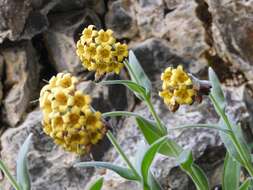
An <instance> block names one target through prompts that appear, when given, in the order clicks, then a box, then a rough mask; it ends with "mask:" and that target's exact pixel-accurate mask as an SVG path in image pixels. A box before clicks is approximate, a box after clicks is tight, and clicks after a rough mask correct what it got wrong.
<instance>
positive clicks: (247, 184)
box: [239, 178, 252, 190]
mask: <svg viewBox="0 0 253 190" xmlns="http://www.w3.org/2000/svg"><path fill="white" fill-rule="evenodd" d="M251 185H252V179H251V178H248V179H246V180H245V181H244V182H243V184H242V185H241V186H240V187H239V190H250V187H251Z"/></svg>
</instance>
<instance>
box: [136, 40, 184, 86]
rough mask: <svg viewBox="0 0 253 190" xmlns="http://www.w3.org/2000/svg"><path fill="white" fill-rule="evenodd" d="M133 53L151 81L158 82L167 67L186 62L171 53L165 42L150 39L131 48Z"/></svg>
mask: <svg viewBox="0 0 253 190" xmlns="http://www.w3.org/2000/svg"><path fill="white" fill-rule="evenodd" d="M133 51H134V53H135V55H136V57H137V59H138V60H139V62H140V64H141V65H142V67H143V69H144V70H145V72H146V74H147V75H148V76H149V77H150V78H151V80H152V81H159V80H160V75H161V73H162V72H163V70H164V69H165V68H166V67H168V66H176V65H179V64H183V65H185V66H187V65H188V64H187V61H186V60H184V59H183V58H182V57H180V56H178V55H177V54H176V53H174V52H173V51H172V49H171V48H170V46H168V43H167V41H166V40H164V39H161V38H151V39H148V40H145V41H144V42H142V43H138V44H136V45H135V46H133Z"/></svg>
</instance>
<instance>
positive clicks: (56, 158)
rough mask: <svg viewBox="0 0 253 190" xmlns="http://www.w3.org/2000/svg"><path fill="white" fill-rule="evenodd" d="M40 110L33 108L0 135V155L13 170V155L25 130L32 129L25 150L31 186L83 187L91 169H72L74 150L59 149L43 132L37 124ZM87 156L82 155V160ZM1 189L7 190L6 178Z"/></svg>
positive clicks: (40, 188) (58, 189)
mask: <svg viewBox="0 0 253 190" xmlns="http://www.w3.org/2000/svg"><path fill="white" fill-rule="evenodd" d="M41 119H42V115H41V113H40V111H37V110H35V111H33V112H31V113H30V114H29V115H28V116H27V119H26V120H25V122H24V123H23V124H22V125H20V126H19V127H18V128H10V129H7V131H5V132H4V134H3V135H2V137H1V145H2V150H1V158H2V159H3V161H4V162H5V163H6V164H7V166H8V168H9V169H10V170H11V173H12V174H14V173H15V167H16V164H15V163H16V158H17V153H18V150H19V148H20V145H21V144H22V143H23V142H24V140H25V139H26V137H27V136H28V134H29V133H33V137H32V143H31V146H30V149H29V153H28V167H29V172H30V176H31V181H32V189H33V190H44V189H48V190H62V189H69V190H76V189H83V187H84V186H85V185H86V184H87V181H88V179H89V177H90V175H91V173H92V170H91V169H76V168H73V167H72V166H73V164H74V163H75V162H76V161H78V160H79V161H80V158H78V157H77V156H75V155H74V154H71V153H67V152H65V151H63V150H62V149H61V148H60V147H59V146H56V145H55V144H54V143H53V141H52V140H51V139H50V137H48V136H47V135H45V134H44V133H43V131H42V127H41ZM85 159H87V158H82V160H85ZM1 184H2V185H3V189H5V190H11V189H12V188H11V187H10V185H9V182H8V181H7V179H4V181H3V182H1Z"/></svg>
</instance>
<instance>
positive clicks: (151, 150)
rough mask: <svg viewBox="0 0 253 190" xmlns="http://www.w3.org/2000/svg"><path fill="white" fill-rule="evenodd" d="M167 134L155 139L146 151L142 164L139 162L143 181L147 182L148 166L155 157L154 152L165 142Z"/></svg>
mask: <svg viewBox="0 0 253 190" xmlns="http://www.w3.org/2000/svg"><path fill="white" fill-rule="evenodd" d="M167 138H168V137H167V136H165V137H162V138H160V139H159V140H157V141H155V142H154V143H153V144H152V145H151V146H150V147H149V148H148V150H147V151H146V153H145V155H144V157H143V160H142V164H141V173H142V176H143V181H144V183H146V184H148V177H149V176H148V175H149V169H150V166H151V164H152V162H153V160H154V158H155V155H156V153H157V152H158V150H159V148H160V147H161V146H162V145H163V144H164V143H165V142H166V140H167Z"/></svg>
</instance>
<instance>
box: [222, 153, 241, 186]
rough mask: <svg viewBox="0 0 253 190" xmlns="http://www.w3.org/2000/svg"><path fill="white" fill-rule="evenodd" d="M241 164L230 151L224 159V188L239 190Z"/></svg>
mask: <svg viewBox="0 0 253 190" xmlns="http://www.w3.org/2000/svg"><path fill="white" fill-rule="evenodd" d="M240 171H241V165H240V163H239V162H237V161H236V160H235V159H234V158H233V157H232V156H230V155H229V153H227V154H226V157H225V160H224V169H223V177H222V189H223V190H237V189H238V187H239V182H240Z"/></svg>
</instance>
